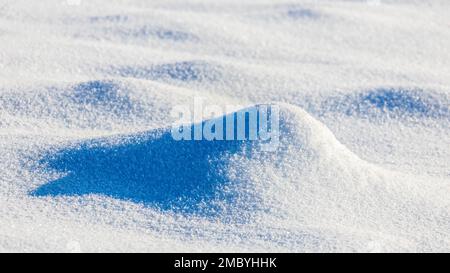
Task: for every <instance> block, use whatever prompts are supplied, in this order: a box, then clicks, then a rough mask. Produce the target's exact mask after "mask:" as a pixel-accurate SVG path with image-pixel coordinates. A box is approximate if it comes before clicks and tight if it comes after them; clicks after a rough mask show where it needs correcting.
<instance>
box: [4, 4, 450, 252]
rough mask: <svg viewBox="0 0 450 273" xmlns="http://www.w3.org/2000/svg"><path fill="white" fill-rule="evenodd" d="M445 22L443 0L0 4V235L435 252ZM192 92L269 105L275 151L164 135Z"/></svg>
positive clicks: (439, 245)
mask: <svg viewBox="0 0 450 273" xmlns="http://www.w3.org/2000/svg"><path fill="white" fill-rule="evenodd" d="M449 18H450V2H448V1H444V0H435V1H433V0H428V1H423V0H420V1H419V0H417V1H412V0H411V1H406V0H398V1H397V0H380V1H363V0H360V1H358V0H341V1H336V0H329V1H328V0H316V1H313V0H309V1H308V0H305V1H297V2H294V1H268V0H266V1H264V0H261V1H237V0H236V1H235V0H220V1H217V0H215V1H206V0H203V1H199V0H198V1H197V0H196V1H181V0H164V1H162V0H161V1H147V0H129V1H126V0H113V1H111V0H95V1H85V0H81V1H75V0H72V1H64V0H45V1H25V0H2V1H1V2H0V171H1V175H0V251H2V252H11V251H21V252H24V251H26V252H32V251H63V252H65V251H74V252H78V251H80V252H81V251H84V252H96V251H157V252H160V251H163V252H164V251H170V252H177V251H180V252H184V251H214V252H217V251H239V252H240V251H244V252H245V251H262V252H266V251H267V252H271V251H287V252H309V251H312V252H342V251H352V252H353V251H356V252H384V251H387V252H397V251H407V252H413V251H420V252H436V251H444V252H449V251H450V198H449V196H450V168H449V167H450V166H449V162H450V137H449V135H450V77H449V75H450V50H449V48H450V19H449ZM195 97H202V98H204V99H205V103H210V104H221V105H228V104H232V105H242V106H243V107H250V108H252V107H258V105H259V104H261V103H277V104H278V105H279V106H280V133H281V135H280V145H279V147H278V149H277V150H276V151H275V152H261V151H258V150H256V149H254V147H253V144H251V143H248V142H241V141H226V142H220V141H218V142H209V141H182V142H178V141H174V140H173V139H172V138H171V137H170V126H171V124H172V121H173V120H172V118H171V115H170V112H171V110H172V108H173V107H174V106H176V105H183V104H187V105H191V104H192V101H193V98H195ZM237 110H238V109H236V111H237ZM197 122H199V121H197Z"/></svg>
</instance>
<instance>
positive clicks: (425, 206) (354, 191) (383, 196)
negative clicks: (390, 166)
mask: <svg viewBox="0 0 450 273" xmlns="http://www.w3.org/2000/svg"><path fill="white" fill-rule="evenodd" d="M259 107H260V106H253V107H250V108H248V109H243V110H241V111H248V110H249V109H252V108H256V109H258V108H259ZM238 112H240V111H238ZM238 112H236V113H238ZM236 113H231V114H229V115H234V114H236ZM205 122H207V121H204V122H203V124H204V123H205ZM279 125H280V139H279V146H278V148H277V149H276V151H274V152H266V151H261V150H260V149H258V145H259V143H258V142H257V141H256V142H251V141H248V140H242V141H237V140H236V141H207V140H198V141H194V140H191V141H186V140H181V141H176V140H174V139H173V138H172V135H171V132H170V129H158V130H154V131H149V132H144V133H140V134H134V135H127V136H120V137H108V138H102V139H94V140H89V141H84V142H82V143H78V144H75V145H72V146H70V147H69V148H64V149H62V150H60V151H58V152H56V153H50V154H48V155H47V156H45V157H44V159H43V160H42V163H43V164H44V165H45V166H46V168H47V169H52V170H56V171H57V172H59V173H60V178H58V179H56V180H54V181H52V182H49V183H47V184H45V185H42V186H40V187H39V188H37V189H36V190H34V191H33V192H32V193H31V194H32V195H34V196H38V197H42V196H60V195H68V196H80V195H87V194H97V195H104V196H108V197H112V198H115V199H121V200H127V201H132V202H136V203H142V204H144V205H146V206H148V207H150V208H156V209H158V210H161V211H163V212H164V211H170V212H175V213H181V214H183V215H197V216H200V217H206V218H211V217H212V218H222V219H226V220H227V221H232V222H247V223H248V222H255V221H256V222H258V221H263V222H262V225H263V226H271V225H275V226H277V225H280V227H283V225H284V227H289V228H290V229H291V231H292V232H298V229H299V228H300V229H302V228H303V229H305V228H308V229H310V228H311V227H314V228H315V229H318V230H321V231H323V230H324V229H326V230H333V232H336V230H338V231H339V232H342V233H343V234H344V235H345V236H349V234H351V235H352V236H361V234H371V233H373V234H376V235H374V236H375V238H378V239H377V240H381V242H382V244H389V242H390V241H389V240H391V239H389V238H391V237H392V236H401V237H403V236H412V235H411V234H419V232H418V231H419V230H422V229H424V228H425V227H426V228H427V229H429V230H434V231H436V230H440V231H444V230H445V228H446V227H445V226H446V225H445V224H444V225H443V224H442V223H444V222H443V221H444V219H445V217H448V211H446V210H445V207H446V206H447V207H448V205H449V201H448V200H447V198H446V197H445V196H444V195H445V194H443V193H441V194H439V193H438V189H439V188H440V187H442V186H443V184H442V183H438V182H436V183H432V184H428V185H427V184H426V183H425V181H420V179H417V178H414V180H415V181H416V182H415V183H414V184H412V183H409V180H408V179H410V178H405V177H401V175H399V174H395V173H391V172H387V171H385V170H382V169H381V168H378V167H377V166H375V165H372V164H370V163H368V162H365V161H363V160H361V159H359V158H358V157H357V156H356V155H355V154H353V153H352V152H351V151H349V150H348V149H347V148H346V147H345V146H343V145H342V144H341V143H340V142H339V141H338V140H337V139H336V138H335V137H334V136H333V134H332V133H331V131H329V130H328V129H327V128H326V126H324V125H323V124H321V123H320V122H319V121H317V120H315V119H314V118H313V117H312V116H310V115H309V114H308V113H306V112H305V111H304V110H302V109H301V108H299V107H296V106H292V105H289V104H280V124H279ZM192 126H193V127H194V126H195V125H192ZM192 130H194V128H192ZM402 176H403V175H402ZM411 179H412V178H411ZM422 186H423V187H424V188H422ZM430 196H433V198H430ZM431 212H437V213H436V214H435V215H433V217H429V213H431ZM262 219H264V220H262ZM292 219H295V220H294V221H293V220H292ZM356 227H357V229H358V231H357V232H356V231H355V230H354V229H355V228H356ZM406 227H408V229H409V232H411V231H412V230H415V231H416V232H417V233H415V232H412V233H407V235H401V234H402V233H404V228H406ZM316 232H317V231H316ZM354 232H356V234H353V233H354ZM344 235H342V236H344ZM428 235H431V234H422V235H421V236H422V237H420V238H413V239H415V240H419V241H422V240H424V238H426V237H427V236H428ZM369 237H370V236H369ZM413 237H414V236H413ZM380 238H381V239H380ZM409 239H411V238H409ZM400 241H401V240H400ZM392 242H393V241H392ZM396 242H397V243H398V240H397V241H396ZM322 243H325V242H322ZM327 243H329V242H327ZM410 243H411V242H410V241H408V240H405V245H401V244H400V245H397V246H395V249H401V248H402V247H405V248H406V247H411V245H409V244H410ZM422 243H423V242H422ZM394 245H395V244H394V243H392V246H390V247H393V246H394Z"/></svg>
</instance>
